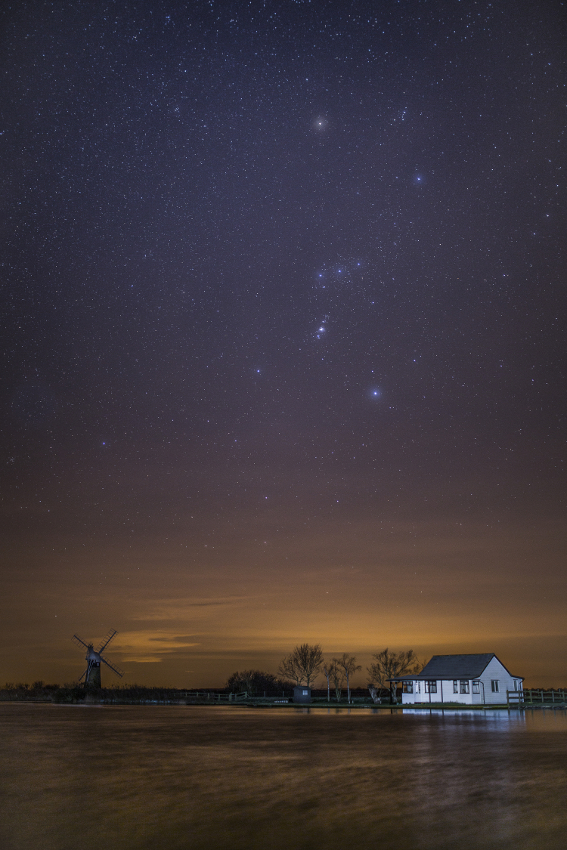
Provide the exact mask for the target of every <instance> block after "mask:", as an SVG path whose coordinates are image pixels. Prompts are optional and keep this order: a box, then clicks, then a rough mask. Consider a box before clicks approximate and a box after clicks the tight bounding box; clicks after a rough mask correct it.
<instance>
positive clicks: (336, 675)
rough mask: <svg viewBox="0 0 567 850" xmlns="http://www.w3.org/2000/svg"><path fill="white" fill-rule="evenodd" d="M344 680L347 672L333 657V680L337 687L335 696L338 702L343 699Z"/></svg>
mask: <svg viewBox="0 0 567 850" xmlns="http://www.w3.org/2000/svg"><path fill="white" fill-rule="evenodd" d="M344 680H345V674H344V672H343V670H341V668H340V667H339V665H338V664H337V663H336V661H335V660H334V659H333V662H332V664H331V681H332V683H333V685H334V687H335V697H336V699H337V702H340V701H341V697H342V687H343V683H344Z"/></svg>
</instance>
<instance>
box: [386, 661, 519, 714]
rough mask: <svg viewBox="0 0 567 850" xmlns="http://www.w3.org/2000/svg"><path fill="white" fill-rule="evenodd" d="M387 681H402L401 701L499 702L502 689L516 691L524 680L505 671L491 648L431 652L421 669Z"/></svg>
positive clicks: (503, 696) (492, 703)
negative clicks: (471, 651) (475, 651)
mask: <svg viewBox="0 0 567 850" xmlns="http://www.w3.org/2000/svg"><path fill="white" fill-rule="evenodd" d="M391 681H392V682H401V684H402V705H411V704H415V703H447V702H452V703H455V702H458V703H462V704H463V705H495V704H500V705H501V704H502V703H505V702H506V691H520V690H522V688H523V682H524V680H523V678H521V677H520V676H513V675H512V674H511V673H509V672H508V670H507V669H506V667H504V665H503V664H502V662H501V661H499V660H498V658H497V657H496V655H494V653H493V652H487V653H482V654H479V655H434V656H433V658H432V659H431V661H430V662H429V663H428V664H426V665H425V667H424V668H423V670H422V671H421V673H418V674H414V675H413V676H397V677H395V678H393V679H391Z"/></svg>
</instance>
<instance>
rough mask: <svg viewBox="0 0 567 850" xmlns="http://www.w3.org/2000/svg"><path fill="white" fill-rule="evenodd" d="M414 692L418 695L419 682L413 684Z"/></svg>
mask: <svg viewBox="0 0 567 850" xmlns="http://www.w3.org/2000/svg"><path fill="white" fill-rule="evenodd" d="M415 692H416V694H418V693H419V682H416V683H415Z"/></svg>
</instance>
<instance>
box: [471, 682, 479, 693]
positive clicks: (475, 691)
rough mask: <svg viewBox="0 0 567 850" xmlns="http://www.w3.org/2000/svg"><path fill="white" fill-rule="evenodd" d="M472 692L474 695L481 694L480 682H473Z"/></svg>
mask: <svg viewBox="0 0 567 850" xmlns="http://www.w3.org/2000/svg"><path fill="white" fill-rule="evenodd" d="M472 692H473V694H479V693H480V682H473V683H472Z"/></svg>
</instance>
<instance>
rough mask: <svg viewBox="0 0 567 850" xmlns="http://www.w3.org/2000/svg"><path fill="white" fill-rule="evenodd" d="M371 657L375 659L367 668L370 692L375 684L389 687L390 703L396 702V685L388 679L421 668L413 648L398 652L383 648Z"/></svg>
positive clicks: (416, 671) (417, 670) (414, 671)
mask: <svg viewBox="0 0 567 850" xmlns="http://www.w3.org/2000/svg"><path fill="white" fill-rule="evenodd" d="M372 658H374V659H376V660H375V661H374V662H373V663H372V664H371V665H370V667H368V668H367V669H368V686H369V689H370V693H372V688H373V687H374V686H375V685H378V687H380V688H388V687H389V688H390V701H391V702H392V703H395V702H397V685H396V682H392V681H390V682H389V683H388V680H391V679H393V678H395V677H396V676H404V675H405V674H406V673H418V672H419V671H420V670H421V669H422V665H421V664H420V662H419V661H418V659H417V655H416V654H415V653H414V651H413V649H408V651H407V652H398V653H396V652H390V650H389V649H384V650H382V652H377V653H375V654H374V655H373V656H372ZM373 698H374V697H373Z"/></svg>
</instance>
